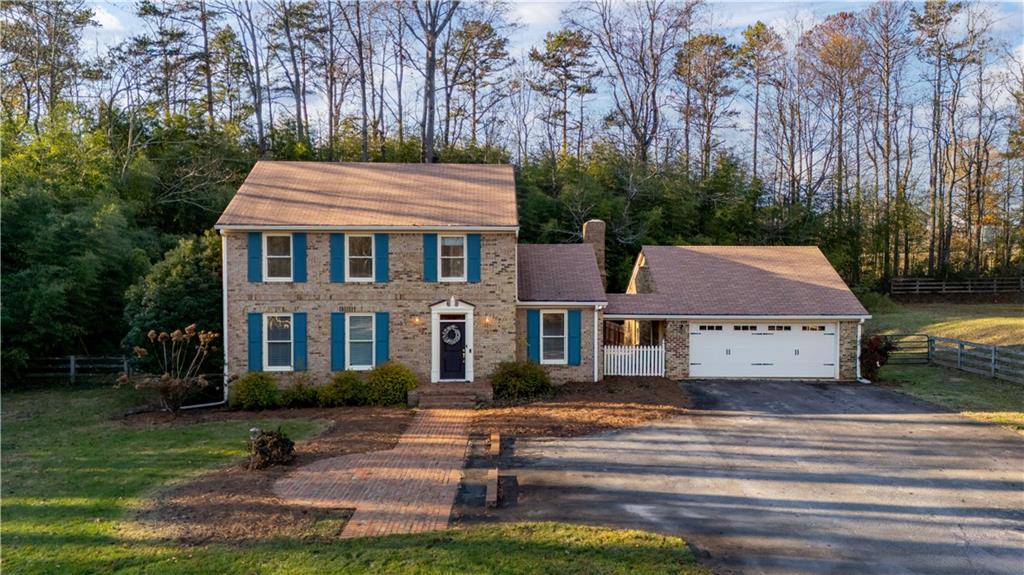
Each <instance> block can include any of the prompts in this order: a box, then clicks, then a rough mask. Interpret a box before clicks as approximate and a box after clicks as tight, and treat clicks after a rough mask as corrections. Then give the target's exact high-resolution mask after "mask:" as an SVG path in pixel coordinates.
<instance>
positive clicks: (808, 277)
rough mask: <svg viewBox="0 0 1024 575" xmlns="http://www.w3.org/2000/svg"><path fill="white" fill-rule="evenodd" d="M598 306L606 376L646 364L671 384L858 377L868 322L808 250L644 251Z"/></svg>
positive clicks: (816, 253) (853, 298)
mask: <svg viewBox="0 0 1024 575" xmlns="http://www.w3.org/2000/svg"><path fill="white" fill-rule="evenodd" d="M607 298H608V306H607V308H606V309H605V312H604V318H605V322H606V324H612V325H606V329H605V340H606V341H616V343H617V344H616V345H614V346H611V347H614V348H616V349H610V347H609V346H606V350H605V359H606V361H605V364H606V370H607V369H608V365H609V364H610V365H611V367H612V370H611V371H610V373H617V374H619V375H637V374H635V373H634V374H627V373H621V371H622V370H621V369H619V368H621V365H620V364H622V363H623V362H622V361H620V360H621V359H622V358H623V357H626V358H631V357H637V358H639V359H641V360H645V359H649V357H651V356H653V357H654V358H656V359H657V358H661V357H664V361H663V363H662V364H659V365H658V366H657V367H659V368H660V367H663V368H664V373H665V376H666V377H670V378H672V379H687V378H694V379H703V378H733V379H751V380H758V379H815V380H832V381H835V380H840V381H851V380H856V379H859V377H860V372H859V369H860V366H859V351H860V334H861V327H862V326H861V324H862V323H863V322H864V320H866V319H868V318H870V317H871V316H870V315H869V314H868V313H867V310H865V309H864V306H862V305H861V304H860V302H859V301H858V300H857V297H856V296H855V295H854V294H853V292H851V291H850V289H849V288H848V287H847V286H846V284H845V283H844V282H843V280H842V278H840V277H839V274H838V273H836V270H835V269H834V268H833V267H832V265H831V264H829V262H828V260H827V259H826V258H825V256H824V254H822V253H821V251H820V250H819V249H818V248H816V247H814V246H644V248H643V251H642V252H641V253H640V256H639V257H638V258H637V262H636V265H635V266H634V267H633V275H632V277H631V278H630V281H629V285H628V287H627V288H626V293H624V294H607ZM616 338H618V339H616ZM619 342H621V345H619V344H618V343H619ZM609 357H610V358H612V360H615V361H611V362H609V361H608V358H609ZM625 363H626V366H627V367H629V366H630V365H632V364H630V363H629V362H625ZM641 363H642V362H641Z"/></svg>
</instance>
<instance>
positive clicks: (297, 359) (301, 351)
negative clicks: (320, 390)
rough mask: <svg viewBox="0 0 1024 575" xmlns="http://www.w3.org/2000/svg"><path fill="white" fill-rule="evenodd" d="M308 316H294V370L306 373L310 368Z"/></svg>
mask: <svg viewBox="0 0 1024 575" xmlns="http://www.w3.org/2000/svg"><path fill="white" fill-rule="evenodd" d="M306 333H307V330H306V314H305V312H303V313H293V314H292V369H294V370H295V371H306V369H307V368H308V367H309V364H308V362H307V359H306V356H307V353H306V348H307V345H306Z"/></svg>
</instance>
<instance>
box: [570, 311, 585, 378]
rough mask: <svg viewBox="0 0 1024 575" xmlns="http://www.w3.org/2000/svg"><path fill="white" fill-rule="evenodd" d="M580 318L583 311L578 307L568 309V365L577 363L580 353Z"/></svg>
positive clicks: (578, 362)
mask: <svg viewBox="0 0 1024 575" xmlns="http://www.w3.org/2000/svg"><path fill="white" fill-rule="evenodd" d="M582 318H583V313H582V312H581V311H580V310H578V309H571V310H569V345H568V347H569V365H579V364H580V356H581V355H582V353H581V351H582V347H581V345H582V343H583V341H582V339H583V338H582V328H583V326H582Z"/></svg>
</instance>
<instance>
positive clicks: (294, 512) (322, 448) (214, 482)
mask: <svg viewBox="0 0 1024 575" xmlns="http://www.w3.org/2000/svg"><path fill="white" fill-rule="evenodd" d="M412 417H413V412H412V411H410V410H407V409H401V408H372V407H337V408H303V409H282V410H275V411H268V412H263V413H253V412H238V411H228V410H213V411H201V412H184V413H182V414H181V415H180V416H178V417H176V418H175V417H171V416H170V415H169V414H166V413H146V414H139V415H132V416H129V417H127V418H125V420H124V422H125V424H126V425H140V426H144V425H188V424H194V423H202V422H205V421H221V420H225V419H256V418H274V419H283V418H303V419H326V420H330V421H332V422H333V425H332V426H331V427H330V428H329V429H328V430H327V431H325V432H324V433H322V434H320V435H319V436H317V437H314V438H312V439H309V440H306V441H300V442H297V443H296V446H295V462H294V463H293V464H292V465H290V466H287V467H272V468H269V469H265V470H262V471H249V470H247V469H246V468H245V462H244V461H239V462H236V463H234V464H232V465H229V466H227V467H223V468H220V469H217V470H214V471H211V472H209V473H205V474H203V475H201V476H199V477H197V478H195V479H192V480H189V481H187V482H184V483H181V484H179V485H174V486H172V487H169V488H168V489H166V490H165V491H163V492H161V493H159V494H157V495H156V496H155V497H154V498H153V500H152V503H151V504H150V505H149V506H148V507H146V508H145V509H142V510H141V511H140V512H139V513H138V515H137V516H136V522H135V524H134V525H132V526H130V527H129V528H128V529H129V530H130V531H132V532H136V531H137V532H138V534H139V535H142V536H145V537H147V538H152V537H158V538H166V539H173V540H178V541H181V542H183V543H186V544H204V543H212V542H237V543H242V542H255V541H258V540H265V539H274V538H293V537H299V538H302V537H333V536H336V535H337V534H338V533H339V532H340V529H341V527H342V526H343V525H344V521H345V519H347V514H346V513H345V512H343V511H340V510H339V511H337V512H325V511H323V510H314V509H309V508H305V507H300V506H292V505H288V504H286V503H285V502H284V501H282V500H281V499H279V498H277V497H276V496H275V495H274V494H273V485H274V482H275V481H277V479H279V478H280V477H281V476H282V475H284V474H285V473H287V472H288V471H289V470H291V469H293V468H294V467H297V466H300V465H306V464H308V463H310V462H312V461H315V460H317V459H321V458H323V457H333V456H336V455H345V454H349V453H363V452H368V451H378V450H383V449H390V448H392V447H394V446H395V444H396V443H397V442H398V438H399V437H401V435H402V432H403V431H405V428H406V427H407V426H408V425H409V422H410V421H412Z"/></svg>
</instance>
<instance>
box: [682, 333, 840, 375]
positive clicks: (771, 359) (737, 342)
mask: <svg viewBox="0 0 1024 575" xmlns="http://www.w3.org/2000/svg"><path fill="white" fill-rule="evenodd" d="M689 348H690V377H694V378H703V377H708V378H712V377H727V378H812V379H825V378H836V377H838V376H839V373H838V365H839V364H838V353H839V340H838V337H837V325H836V324H835V323H783V322H777V321H771V320H760V321H758V320H749V321H743V322H740V323H714V322H700V321H695V322H691V323H690V344H689Z"/></svg>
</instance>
